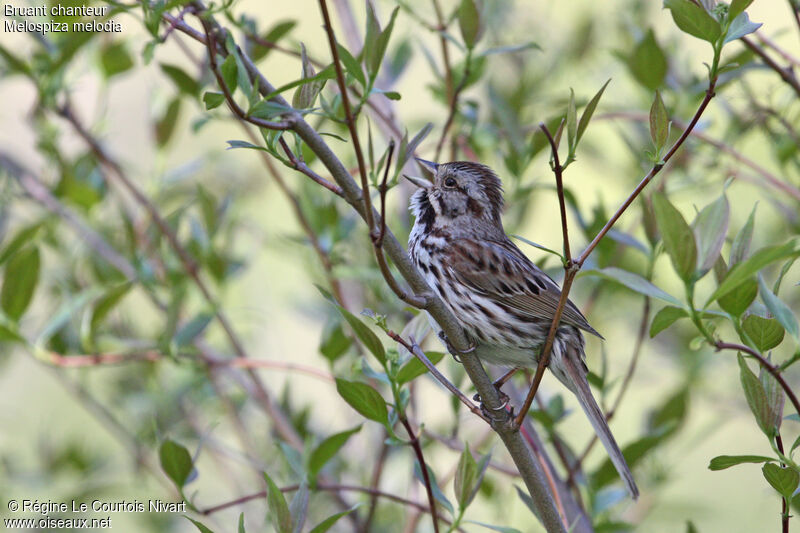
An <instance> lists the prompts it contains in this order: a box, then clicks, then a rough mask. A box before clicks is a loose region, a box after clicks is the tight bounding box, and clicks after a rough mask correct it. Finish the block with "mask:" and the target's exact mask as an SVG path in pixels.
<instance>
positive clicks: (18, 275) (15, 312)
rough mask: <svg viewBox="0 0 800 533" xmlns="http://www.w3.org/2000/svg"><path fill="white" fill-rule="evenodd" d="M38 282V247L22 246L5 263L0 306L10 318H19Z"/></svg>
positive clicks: (31, 297)
mask: <svg viewBox="0 0 800 533" xmlns="http://www.w3.org/2000/svg"><path fill="white" fill-rule="evenodd" d="M38 282H39V249H38V248H37V247H35V246H29V247H27V248H23V249H22V250H20V251H19V252H17V253H16V254H14V255H13V256H12V257H11V259H10V260H9V261H8V264H7V265H6V271H5V274H4V276H3V288H2V290H0V306H2V308H3V311H5V313H6V315H8V317H9V318H11V319H12V320H15V321H16V320H19V319H20V317H22V315H23V314H24V313H25V310H26V309H27V308H28V305H29V304H30V303H31V299H33V293H34V291H36V284H37V283H38Z"/></svg>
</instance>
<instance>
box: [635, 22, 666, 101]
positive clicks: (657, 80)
mask: <svg viewBox="0 0 800 533" xmlns="http://www.w3.org/2000/svg"><path fill="white" fill-rule="evenodd" d="M628 68H630V69H631V73H632V74H633V77H634V78H636V80H637V81H638V82H639V83H641V84H642V85H644V86H645V87H646V88H648V89H650V90H651V91H655V90H656V89H658V88H659V87H661V84H662V83H663V82H664V76H666V75H667V57H666V56H665V55H664V52H663V50H661V47H660V46H658V42H657V41H656V36H655V34H654V33H653V30H652V28H651V29H648V30H647V33H646V34H645V36H644V38H643V39H642V40H641V41H639V44H637V45H636V48H634V49H633V54H631V57H630V58H629V59H628Z"/></svg>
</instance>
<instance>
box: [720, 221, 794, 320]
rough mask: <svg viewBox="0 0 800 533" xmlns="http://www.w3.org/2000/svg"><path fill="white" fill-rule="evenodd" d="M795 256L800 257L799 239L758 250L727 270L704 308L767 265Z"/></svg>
mask: <svg viewBox="0 0 800 533" xmlns="http://www.w3.org/2000/svg"><path fill="white" fill-rule="evenodd" d="M797 256H800V238H797V237H795V238H793V239H791V240H789V241H788V242H785V243H784V244H780V245H777V246H768V247H766V248H762V249H760V250H758V251H757V252H755V253H754V254H753V255H752V256H750V257H749V258H748V259H747V260H745V261H742V262H741V263H738V264H736V265H734V266H733V267H731V269H730V270H728V275H727V276H725V279H724V280H723V281H722V283H720V285H719V287H717V290H715V291H714V293H713V294H712V295H711V297H710V298H709V299H708V302H706V306H708V304H710V303H711V302H713V301H714V300H716V299H717V298H719V297H720V296H722V295H724V294H727V293H728V292H730V291H732V290H733V289H735V288H736V287H738V286H739V285H740V284H741V283H743V282H744V281H745V280H746V279H747V278H749V277H750V276H753V275H754V274H755V273H756V272H758V271H759V270H761V269H762V268H764V267H765V266H767V265H768V264H770V263H772V262H774V261H780V260H782V259H786V258H787V257H797Z"/></svg>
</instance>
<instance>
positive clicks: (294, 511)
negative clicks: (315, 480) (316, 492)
mask: <svg viewBox="0 0 800 533" xmlns="http://www.w3.org/2000/svg"><path fill="white" fill-rule="evenodd" d="M310 497H311V492H310V491H309V490H308V483H307V482H306V481H305V479H304V480H303V482H302V483H300V487H298V489H297V491H295V493H294V497H293V498H292V502H291V503H290V504H289V515H290V516H291V517H292V533H301V532H302V531H303V526H304V525H305V523H306V518H308V500H309V498H310Z"/></svg>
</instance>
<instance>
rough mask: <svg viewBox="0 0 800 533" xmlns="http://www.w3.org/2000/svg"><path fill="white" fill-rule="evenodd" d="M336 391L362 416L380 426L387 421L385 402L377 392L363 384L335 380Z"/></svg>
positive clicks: (387, 414)
mask: <svg viewBox="0 0 800 533" xmlns="http://www.w3.org/2000/svg"><path fill="white" fill-rule="evenodd" d="M336 390H337V391H338V392H339V395H340V396H341V397H342V398H344V401H346V402H347V403H348V404H350V407H352V408H353V409H355V410H356V411H358V412H359V413H360V414H361V415H362V416H364V417H365V418H368V419H370V420H374V421H375V422H380V423H381V424H386V423H388V421H389V412H388V410H387V409H386V402H385V401H384V400H383V397H382V396H381V395H380V393H379V392H378V391H376V390H375V389H373V388H372V387H370V386H369V385H367V384H365V383H359V382H357V381H347V380H345V379H341V378H336Z"/></svg>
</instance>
